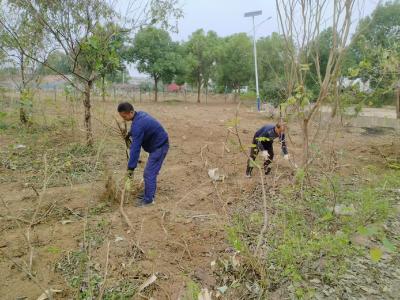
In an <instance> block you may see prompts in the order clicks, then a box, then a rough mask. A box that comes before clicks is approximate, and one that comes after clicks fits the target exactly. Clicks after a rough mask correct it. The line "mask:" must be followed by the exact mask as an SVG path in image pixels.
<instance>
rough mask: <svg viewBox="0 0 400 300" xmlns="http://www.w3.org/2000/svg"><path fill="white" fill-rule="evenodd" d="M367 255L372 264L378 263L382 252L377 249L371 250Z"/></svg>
mask: <svg viewBox="0 0 400 300" xmlns="http://www.w3.org/2000/svg"><path fill="white" fill-rule="evenodd" d="M369 254H370V255H371V259H372V260H373V261H374V262H378V261H379V260H380V259H381V257H382V250H381V249H379V248H372V249H371V250H369Z"/></svg>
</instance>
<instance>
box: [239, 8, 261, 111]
mask: <svg viewBox="0 0 400 300" xmlns="http://www.w3.org/2000/svg"><path fill="white" fill-rule="evenodd" d="M260 15H262V10H257V11H251V12H247V13H245V14H244V17H245V18H247V17H252V19H253V48H254V49H253V51H254V70H255V73H256V95H257V111H260V108H261V102H260V92H259V89H258V69H257V47H256V25H255V23H254V17H255V16H260ZM239 88H240V87H239Z"/></svg>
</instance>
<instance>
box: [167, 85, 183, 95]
mask: <svg viewBox="0 0 400 300" xmlns="http://www.w3.org/2000/svg"><path fill="white" fill-rule="evenodd" d="M183 87H184V86H183V85H177V84H176V83H171V84H168V85H167V91H168V92H172V93H177V92H180V91H181V90H182V89H183Z"/></svg>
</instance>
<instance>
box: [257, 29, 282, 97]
mask: <svg viewBox="0 0 400 300" xmlns="http://www.w3.org/2000/svg"><path fill="white" fill-rule="evenodd" d="M285 47H286V46H285V39H284V37H283V36H281V35H280V34H278V33H276V32H273V33H272V34H271V36H269V37H265V38H260V39H259V40H258V41H257V56H258V57H257V59H258V66H259V80H260V86H261V93H262V94H263V96H266V97H267V99H270V100H272V101H274V102H275V104H277V103H279V102H280V99H282V98H284V93H285V89H284V86H285V84H286V77H285V63H286V60H287V57H286V52H285Z"/></svg>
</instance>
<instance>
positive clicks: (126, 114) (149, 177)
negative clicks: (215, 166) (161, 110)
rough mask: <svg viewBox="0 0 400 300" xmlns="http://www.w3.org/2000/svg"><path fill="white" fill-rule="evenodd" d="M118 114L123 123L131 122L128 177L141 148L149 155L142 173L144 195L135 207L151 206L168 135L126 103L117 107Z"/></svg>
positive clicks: (155, 122)
mask: <svg viewBox="0 0 400 300" xmlns="http://www.w3.org/2000/svg"><path fill="white" fill-rule="evenodd" d="M118 113H119V115H120V116H121V118H122V119H124V120H125V121H132V124H131V130H130V132H129V133H128V136H130V137H131V138H132V144H131V149H130V155H129V162H128V175H129V176H132V175H133V171H134V170H135V168H136V166H137V163H138V160H139V156H140V149H141V148H142V147H143V150H144V151H146V152H148V153H149V154H150V155H149V159H148V161H147V164H146V167H145V169H144V173H143V178H144V195H143V196H140V197H139V199H138V203H137V206H146V205H149V204H153V203H154V196H155V193H156V189H157V175H158V173H159V171H160V169H161V166H162V164H163V161H164V159H165V156H166V155H167V153H168V149H169V142H168V134H167V132H166V131H165V130H164V128H163V127H162V126H161V124H160V123H159V122H158V121H157V120H156V119H154V118H153V117H152V116H150V115H149V114H147V113H145V112H142V111H135V110H134V108H133V106H132V104H130V103H128V102H124V103H120V104H119V105H118Z"/></svg>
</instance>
